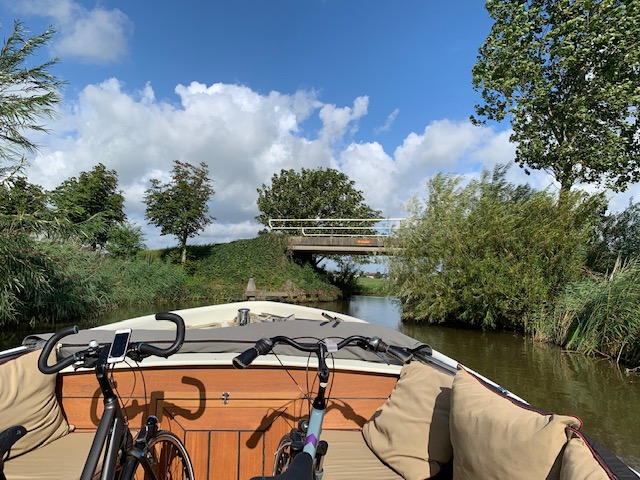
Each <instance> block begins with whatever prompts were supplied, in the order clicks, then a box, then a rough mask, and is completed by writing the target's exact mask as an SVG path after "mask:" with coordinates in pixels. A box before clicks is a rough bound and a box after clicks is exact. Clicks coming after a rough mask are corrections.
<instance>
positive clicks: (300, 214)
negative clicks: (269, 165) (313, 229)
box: [256, 168, 380, 226]
mask: <svg viewBox="0 0 640 480" xmlns="http://www.w3.org/2000/svg"><path fill="white" fill-rule="evenodd" d="M258 209H259V210H260V212H261V213H260V215H258V216H257V217H256V220H258V221H259V222H260V223H262V224H263V225H265V226H269V219H270V218H299V219H305V218H379V217H380V212H379V211H378V210H373V209H372V208H371V207H369V206H368V205H367V204H366V203H365V201H364V196H363V195H362V192H361V191H360V190H357V189H356V187H355V182H354V181H353V180H350V179H349V177H348V176H347V175H345V174H344V173H342V172H340V171H338V170H335V169H332V168H326V169H325V168H317V169H314V170H309V169H306V168H303V169H302V170H301V171H300V172H296V171H295V170H284V169H283V170H281V171H280V173H279V174H274V175H273V176H272V177H271V186H267V185H265V184H262V187H261V188H258Z"/></svg>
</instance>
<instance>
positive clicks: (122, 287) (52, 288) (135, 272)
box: [0, 237, 184, 325]
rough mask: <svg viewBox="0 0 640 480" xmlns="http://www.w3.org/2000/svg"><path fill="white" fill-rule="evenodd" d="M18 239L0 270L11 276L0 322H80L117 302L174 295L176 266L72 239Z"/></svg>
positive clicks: (178, 282) (1, 295)
mask: <svg viewBox="0 0 640 480" xmlns="http://www.w3.org/2000/svg"><path fill="white" fill-rule="evenodd" d="M0 240H2V241H0V246H4V247H7V246H8V245H9V242H8V240H7V239H6V238H0ZM23 240H24V241H23V242H21V245H20V249H18V250H16V251H14V252H13V253H12V255H10V256H9V255H8V256H7V258H11V259H12V261H11V262H5V264H4V267H3V268H2V269H0V274H2V277H4V278H3V281H4V280H5V279H14V284H13V285H11V284H8V285H9V287H7V286H5V287H4V289H3V290H2V291H1V292H0V315H1V317H0V324H2V323H23V324H24V323H29V324H31V325H36V324H51V323H53V324H55V323H64V322H69V321H76V320H86V319H89V318H92V317H95V316H97V315H100V314H103V313H104V312H105V311H109V310H112V309H115V308H117V307H119V306H122V305H131V304H144V303H154V302H159V301H164V300H176V299H178V298H179V297H180V291H181V288H182V285H183V283H184V273H183V272H182V269H181V268H180V267H177V266H174V265H170V264H167V263H165V262H160V261H155V262H150V261H148V260H146V259H144V258H136V259H129V260H127V259H120V258H111V257H109V256H108V255H105V254H102V253H96V252H90V251H86V250H83V249H81V248H80V247H78V246H77V245H75V244H73V243H49V242H45V241H39V242H35V241H30V242H29V241H28V240H29V237H25V238H24V239H23ZM14 241H15V239H14ZM27 247H28V248H27ZM16 279H17V280H16ZM4 284H5V285H7V283H6V282H5V283H4Z"/></svg>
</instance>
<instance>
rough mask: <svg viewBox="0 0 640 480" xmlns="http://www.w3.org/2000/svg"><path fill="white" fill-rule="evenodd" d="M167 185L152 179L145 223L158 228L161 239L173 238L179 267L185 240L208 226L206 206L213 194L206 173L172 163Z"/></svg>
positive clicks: (184, 257) (203, 169)
mask: <svg viewBox="0 0 640 480" xmlns="http://www.w3.org/2000/svg"><path fill="white" fill-rule="evenodd" d="M171 177H172V178H171V181H170V182H169V183H167V184H162V183H161V182H160V180H157V179H152V180H151V188H149V189H147V190H146V192H145V197H144V202H145V204H146V205H147V210H146V215H145V217H146V219H147V220H149V222H150V223H151V224H153V225H155V226H156V227H160V231H161V235H175V236H176V237H177V239H178V242H179V244H180V250H181V259H182V263H185V262H186V260H187V239H189V238H191V237H194V236H195V235H197V234H198V233H199V232H201V231H202V230H203V229H204V228H205V227H206V226H207V225H209V224H210V223H211V222H212V221H213V220H215V218H214V217H211V216H208V215H207V213H208V211H209V206H208V202H209V199H210V198H211V196H212V195H214V194H215V191H214V190H213V186H212V182H211V180H210V179H209V169H208V167H207V164H206V163H204V162H201V163H200V166H195V165H191V164H189V163H186V162H181V161H180V160H174V162H173V169H172V170H171Z"/></svg>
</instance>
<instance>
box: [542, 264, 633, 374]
mask: <svg viewBox="0 0 640 480" xmlns="http://www.w3.org/2000/svg"><path fill="white" fill-rule="evenodd" d="M639 282H640V262H639V261H638V259H634V260H631V261H629V262H628V263H627V264H624V265H622V264H620V263H618V264H617V265H616V267H615V268H614V269H613V271H612V272H611V273H610V274H608V275H600V276H595V275H592V276H590V277H589V278H587V279H585V280H583V281H580V282H574V283H571V284H569V285H567V287H566V289H565V291H564V293H563V295H561V296H560V298H559V299H558V301H557V304H556V306H555V308H554V311H553V313H552V314H551V315H549V318H548V319H547V321H546V324H547V325H552V327H551V331H552V332H554V334H553V335H554V338H552V340H553V341H554V342H555V343H558V344H560V345H564V346H565V348H567V349H570V350H575V351H577V352H580V353H585V354H588V355H599V356H604V357H608V358H611V359H613V360H615V361H616V362H624V363H625V364H628V365H631V366H637V365H640V289H639V288H638V285H639ZM545 334H548V332H547V333H545V332H544V330H543V331H542V332H539V334H538V336H544V335H545Z"/></svg>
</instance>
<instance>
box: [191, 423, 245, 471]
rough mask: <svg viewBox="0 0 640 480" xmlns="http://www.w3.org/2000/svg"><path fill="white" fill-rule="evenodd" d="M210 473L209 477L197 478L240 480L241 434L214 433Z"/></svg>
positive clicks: (210, 454)
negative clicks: (238, 479)
mask: <svg viewBox="0 0 640 480" xmlns="http://www.w3.org/2000/svg"><path fill="white" fill-rule="evenodd" d="M209 458H210V459H211V461H210V462H209V473H208V476H202V477H199V476H197V475H196V478H198V479H201V478H208V479H210V480H214V479H223V478H228V479H230V480H233V479H235V478H238V465H239V461H240V433H239V432H212V433H211V445H210V449H209Z"/></svg>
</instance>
